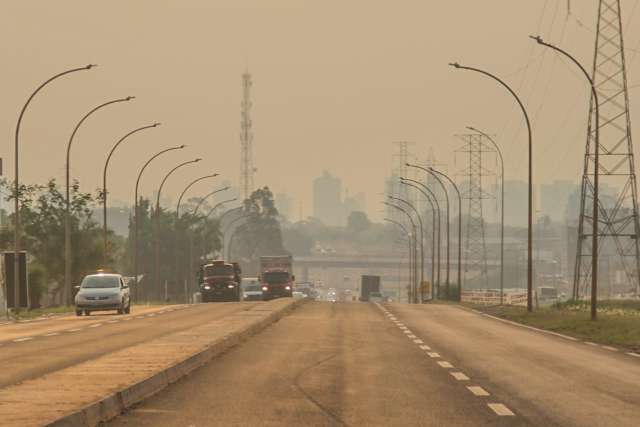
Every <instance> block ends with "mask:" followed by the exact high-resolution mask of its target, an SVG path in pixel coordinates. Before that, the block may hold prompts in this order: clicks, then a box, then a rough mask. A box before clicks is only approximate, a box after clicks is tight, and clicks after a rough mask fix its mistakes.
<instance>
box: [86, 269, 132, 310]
mask: <svg viewBox="0 0 640 427" xmlns="http://www.w3.org/2000/svg"><path fill="white" fill-rule="evenodd" d="M76 289H78V293H77V294H76V298H75V303H76V316H82V314H83V313H84V314H85V316H88V315H90V314H91V312H92V311H107V310H116V311H117V312H118V314H123V313H126V314H129V313H130V312H131V298H130V296H129V286H128V285H127V284H126V282H125V281H124V279H123V278H122V276H121V275H120V274H109V273H97V274H89V275H88V276H85V277H84V279H82V283H81V284H80V286H76Z"/></svg>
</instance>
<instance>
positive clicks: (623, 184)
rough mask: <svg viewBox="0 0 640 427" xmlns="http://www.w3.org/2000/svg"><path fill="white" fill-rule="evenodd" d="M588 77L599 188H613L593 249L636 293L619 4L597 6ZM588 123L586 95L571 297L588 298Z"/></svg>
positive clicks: (639, 258)
mask: <svg viewBox="0 0 640 427" xmlns="http://www.w3.org/2000/svg"><path fill="white" fill-rule="evenodd" d="M592 78H593V81H594V83H595V86H596V91H597V93H598V99H599V103H600V105H599V107H600V159H599V170H598V171H597V173H598V175H599V185H600V187H603V186H612V187H614V188H616V187H617V189H618V192H617V195H616V197H615V200H614V201H613V203H612V202H606V201H605V200H604V199H603V198H602V197H600V200H599V203H598V205H599V206H598V211H599V219H598V223H599V224H598V230H599V232H598V234H599V237H600V239H599V242H598V246H599V248H601V249H602V250H601V249H599V251H600V252H604V251H606V250H609V251H611V253H617V255H618V258H619V265H618V267H619V268H620V269H621V270H624V272H625V276H626V279H627V282H628V284H629V289H630V290H635V292H636V293H638V290H639V287H638V286H639V285H638V279H639V275H638V269H639V268H640V250H639V249H640V248H639V242H638V237H639V235H640V227H639V223H638V203H637V200H638V197H637V194H638V193H637V186H636V175H635V168H634V163H633V144H632V142H631V119H630V116H629V93H628V90H627V71H626V66H625V57H624V44H623V37H622V19H621V13H620V0H600V1H599V9H598V25H597V31H596V40H595V54H594V58H593V70H592ZM594 124H595V106H594V98H593V96H592V97H591V102H590V109H589V125H588V130H587V143H586V151H585V157H584V170H583V177H582V189H581V201H580V218H579V223H578V248H577V252H576V264H575V271H574V283H573V296H574V298H579V297H580V296H581V295H584V294H586V293H588V291H589V289H590V288H591V251H592V248H591V246H592V245H591V244H590V243H589V242H590V241H591V239H592V237H593V234H592V229H593V221H592V212H593V178H594V163H593V161H594V154H595V141H594V138H595V129H594ZM600 193H601V194H602V192H600Z"/></svg>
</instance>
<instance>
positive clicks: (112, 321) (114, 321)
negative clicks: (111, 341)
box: [107, 320, 119, 323]
mask: <svg viewBox="0 0 640 427" xmlns="http://www.w3.org/2000/svg"><path fill="white" fill-rule="evenodd" d="M118 322H119V320H109V321H108V322H107V323H118Z"/></svg>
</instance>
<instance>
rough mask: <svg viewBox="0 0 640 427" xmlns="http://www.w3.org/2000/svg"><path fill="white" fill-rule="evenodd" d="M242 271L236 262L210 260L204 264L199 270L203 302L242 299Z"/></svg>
mask: <svg viewBox="0 0 640 427" xmlns="http://www.w3.org/2000/svg"><path fill="white" fill-rule="evenodd" d="M241 273H242V271H241V270H240V265H238V263H236V262H226V261H209V262H207V263H205V264H202V265H201V266H200V269H199V270H198V281H199V283H200V294H201V295H202V302H212V301H242V289H240V283H241V280H242V278H241V277H240V275H241Z"/></svg>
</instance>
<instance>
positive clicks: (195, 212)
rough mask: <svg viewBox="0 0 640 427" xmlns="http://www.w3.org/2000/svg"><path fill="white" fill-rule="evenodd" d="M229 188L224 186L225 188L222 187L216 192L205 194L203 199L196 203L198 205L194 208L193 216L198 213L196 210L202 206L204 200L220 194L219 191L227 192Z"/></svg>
mask: <svg viewBox="0 0 640 427" xmlns="http://www.w3.org/2000/svg"><path fill="white" fill-rule="evenodd" d="M230 188H231V187H229V186H226V187H222V188H219V189H217V190H213V191H212V192H211V193H209V194H207V195H206V196H204V197H200V200H199V201H198V204H197V205H196V207H195V208H194V209H193V214H192V215H193V216H196V214H197V213H198V210H199V209H200V206H202V204H203V203H204V201H205V200H207V199H208V198H209V197H211V196H213V195H214V194H217V193H220V192H221V191H227V190H228V189H230ZM216 206H217V205H216Z"/></svg>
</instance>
